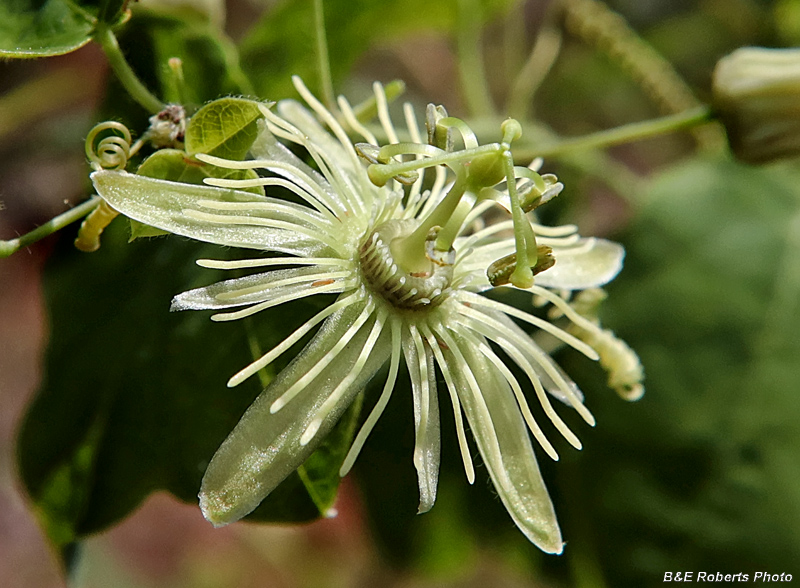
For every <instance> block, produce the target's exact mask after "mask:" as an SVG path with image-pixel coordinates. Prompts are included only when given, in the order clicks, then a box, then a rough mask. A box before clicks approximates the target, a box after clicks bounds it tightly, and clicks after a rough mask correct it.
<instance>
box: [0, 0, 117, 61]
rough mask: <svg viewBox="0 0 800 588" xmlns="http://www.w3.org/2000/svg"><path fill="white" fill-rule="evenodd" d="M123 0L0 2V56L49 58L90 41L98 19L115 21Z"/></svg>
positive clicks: (78, 47)
mask: <svg viewBox="0 0 800 588" xmlns="http://www.w3.org/2000/svg"><path fill="white" fill-rule="evenodd" d="M122 5H123V2H122V0H107V1H105V2H99V1H97V0H94V1H92V0H83V1H81V0H75V1H71V0H43V1H38V2H37V1H34V0H9V1H6V2H2V3H0V57H18V58H19V57H22V58H30V57H49V56H53V55H63V54H64V53H70V52H71V51H75V50H76V49H80V48H81V47H83V46H84V45H86V43H88V42H89V41H91V40H92V33H93V32H94V26H95V22H96V21H97V18H98V15H99V18H101V19H103V20H104V21H106V22H109V23H116V22H117V21H119V19H120V17H121V16H122V13H121V9H122Z"/></svg>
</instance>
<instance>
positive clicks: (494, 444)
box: [439, 330, 563, 553]
mask: <svg viewBox="0 0 800 588" xmlns="http://www.w3.org/2000/svg"><path fill="white" fill-rule="evenodd" d="M439 334H440V336H442V338H443V339H444V340H445V343H446V344H447V346H448V349H446V350H443V351H444V353H445V357H446V358H447V361H448V363H450V367H451V372H452V374H453V376H454V377H455V380H456V384H457V386H458V394H459V397H460V398H461V404H462V406H463V408H464V413H465V414H466V415H467V420H468V421H469V425H470V428H471V429H472V433H473V435H474V437H475V442H476V443H477V445H478V449H479V450H480V452H481V456H483V460H484V462H485V463H486V467H487V469H488V470H489V475H490V476H491V478H492V482H493V483H494V486H495V489H496V490H497V493H498V495H499V496H500V499H501V500H502V501H503V504H504V505H505V507H506V509H507V510H508V513H509V514H510V515H511V518H512V519H514V522H515V523H516V525H517V527H519V529H520V530H521V531H522V532H523V533H524V534H525V536H526V537H528V539H529V540H530V541H531V542H533V543H534V544H535V545H536V546H538V547H539V548H540V549H541V550H543V551H545V552H547V553H561V551H562V549H563V541H562V540H561V531H560V530H559V528H558V522H557V521H556V515H555V511H554V510H553V503H552V502H551V500H550V495H549V494H548V492H547V488H545V485H544V481H543V480H542V475H541V473H540V472H539V466H538V464H537V462H536V455H535V454H534V452H533V447H532V446H531V441H530V437H529V436H528V430H527V429H526V427H525V422H524V421H523V419H522V415H521V414H520V412H519V409H518V407H517V401H516V400H515V398H514V395H513V393H512V391H511V388H510V387H509V385H508V382H507V381H506V380H505V378H503V376H502V374H501V373H500V372H499V371H498V370H497V368H496V367H495V366H494V365H493V364H492V363H491V361H489V359H488V358H486V357H485V356H483V355H482V354H481V353H480V352H479V351H478V350H477V349H476V348H475V347H473V346H472V345H470V344H469V342H468V341H467V340H465V339H463V338H462V337H460V336H459V335H458V334H457V333H455V332H453V331H449V332H448V331H445V330H441V331H439Z"/></svg>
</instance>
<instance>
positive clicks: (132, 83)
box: [94, 22, 165, 114]
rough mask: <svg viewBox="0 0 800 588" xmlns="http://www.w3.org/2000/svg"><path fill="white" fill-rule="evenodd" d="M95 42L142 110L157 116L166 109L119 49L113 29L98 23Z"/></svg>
mask: <svg viewBox="0 0 800 588" xmlns="http://www.w3.org/2000/svg"><path fill="white" fill-rule="evenodd" d="M94 40H95V41H97V42H98V43H99V44H100V46H101V47H102V48H103V51H104V52H105V54H106V57H107V58H108V62H109V64H110V65H111V69H112V70H114V73H115V74H116V76H117V78H118V79H119V81H120V83H122V85H123V87H124V88H125V90H126V91H127V92H128V94H130V95H131V97H132V98H133V99H134V100H136V102H138V103H139V104H140V105H141V106H142V108H144V109H145V110H147V111H148V112H150V113H151V114H156V113H158V112H160V111H161V110H163V109H164V106H165V105H164V104H163V103H162V102H161V100H159V99H158V98H156V97H155V96H153V94H151V93H150V90H148V89H147V88H146V87H145V85H144V84H143V83H142V82H141V81H140V80H139V78H138V77H137V76H136V74H135V73H134V71H133V70H132V69H131V66H130V65H128V62H127V61H126V60H125V56H124V55H123V54H122V50H121V49H120V47H119V43H118V42H117V38H116V36H114V33H113V32H112V30H111V28H110V27H109V26H108V25H107V24H105V23H102V22H98V23H97V27H96V28H95V32H94Z"/></svg>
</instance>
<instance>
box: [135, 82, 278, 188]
mask: <svg viewBox="0 0 800 588" xmlns="http://www.w3.org/2000/svg"><path fill="white" fill-rule="evenodd" d="M261 118H264V115H263V114H261V111H260V110H259V108H258V103H257V102H255V101H253V100H246V99H244V98H220V99H219V100H214V101H213V102H211V103H210V104H206V105H205V106H203V107H202V108H201V109H200V110H198V111H197V112H196V113H195V114H194V116H192V118H191V120H190V121H189V124H188V126H187V127H186V152H187V153H188V154H189V155H196V154H198V153H207V154H209V155H215V156H216V157H222V158H224V159H234V160H241V159H244V157H245V155H247V151H248V150H249V149H250V146H251V145H252V144H253V142H254V141H255V140H256V137H257V136H258V120H259V119H261ZM139 173H141V171H140V172H139ZM163 179H168V178H163Z"/></svg>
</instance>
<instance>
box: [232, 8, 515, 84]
mask: <svg viewBox="0 0 800 588" xmlns="http://www.w3.org/2000/svg"><path fill="white" fill-rule="evenodd" d="M481 4H482V6H483V12H484V14H483V16H484V17H486V18H491V17H492V16H497V15H498V14H499V13H500V12H501V11H502V10H504V9H506V8H507V7H508V6H509V5H511V4H512V3H511V2H510V1H509V0H484V1H483V2H481ZM457 5H458V2H457V1H456V0H447V1H442V2H430V1H427V0H405V1H404V2H373V1H371V0H325V2H324V11H325V29H326V34H327V40H328V50H329V54H330V56H331V73H332V75H333V78H334V81H335V80H337V79H341V77H342V76H343V75H344V74H345V73H347V72H348V71H349V70H350V68H351V67H352V66H353V64H354V63H355V61H356V59H357V58H358V57H359V56H361V55H362V54H363V53H364V52H365V51H366V50H367V49H369V48H370V47H372V46H373V45H375V44H378V43H386V42H387V41H391V40H395V39H398V38H400V37H402V36H403V35H405V34H408V33H410V32H416V33H417V34H419V33H420V32H421V31H426V30H428V31H429V30H436V31H452V30H453V29H454V28H455V26H456V23H457V20H458V19H457ZM313 8H314V3H313V0H297V1H284V2H280V3H278V4H277V5H275V6H273V7H271V8H269V9H268V10H267V11H266V12H265V13H264V16H263V17H262V18H261V20H260V21H259V22H258V24H256V25H255V26H254V27H253V28H252V30H251V31H250V32H249V33H248V35H247V37H246V38H245V39H244V40H243V41H242V43H241V45H240V50H241V55H242V67H243V68H244V70H245V71H246V72H247V73H248V74H249V76H250V79H252V80H253V83H254V85H255V89H256V92H257V93H258V95H259V96H260V97H262V98H268V99H278V98H284V97H287V96H292V95H294V89H293V87H292V83H291V76H292V75H299V76H300V77H302V78H303V79H304V80H305V82H306V83H307V84H308V85H309V87H310V88H311V89H312V90H313V91H315V92H318V91H319V85H318V84H319V79H318V77H319V76H318V66H317V60H316V57H315V51H316V49H315V47H316V45H315V43H316V41H315V36H314V10H313ZM267 72H269V74H267Z"/></svg>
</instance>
